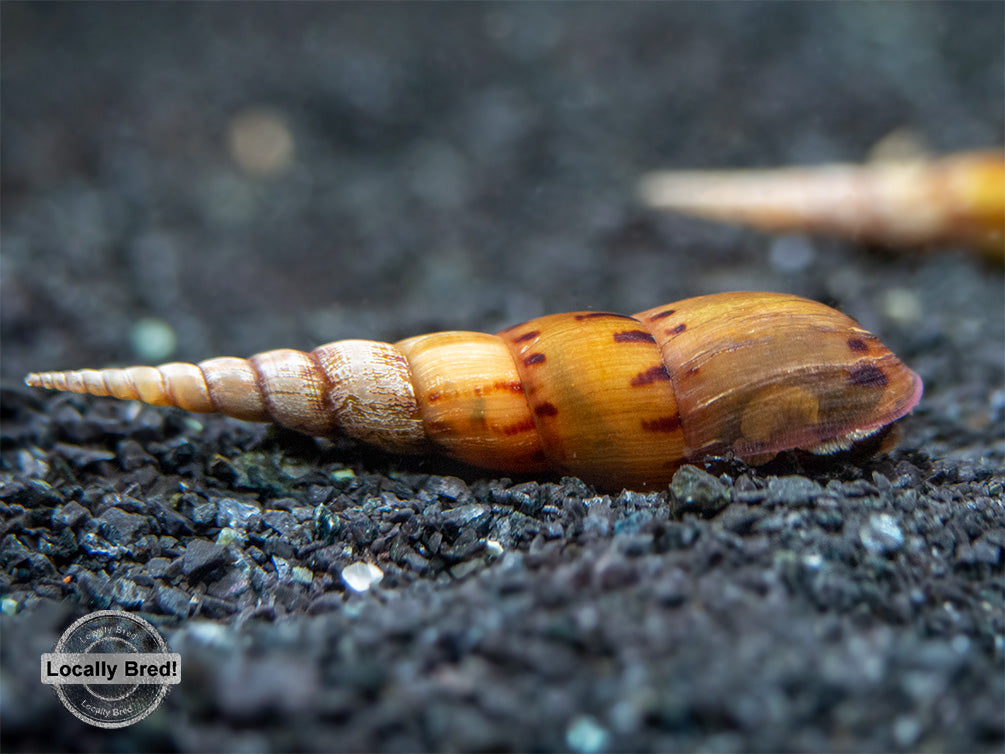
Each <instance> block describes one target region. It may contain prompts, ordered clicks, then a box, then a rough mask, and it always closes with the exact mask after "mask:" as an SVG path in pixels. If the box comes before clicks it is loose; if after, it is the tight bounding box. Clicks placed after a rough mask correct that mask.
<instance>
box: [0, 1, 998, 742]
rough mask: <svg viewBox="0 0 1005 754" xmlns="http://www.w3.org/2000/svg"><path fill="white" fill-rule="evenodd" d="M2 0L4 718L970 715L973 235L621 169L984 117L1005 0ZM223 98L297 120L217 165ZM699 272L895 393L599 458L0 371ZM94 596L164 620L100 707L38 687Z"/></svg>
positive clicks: (707, 731)
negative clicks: (647, 468)
mask: <svg viewBox="0 0 1005 754" xmlns="http://www.w3.org/2000/svg"><path fill="white" fill-rule="evenodd" d="M0 13H2V15H3V19H2V21H3V23H2V26H0V30H2V49H3V65H2V70H0V83H2V95H3V108H2V113H0V119H2V133H3V140H2V144H0V150H2V154H0V157H2V164H3V176H2V200H3V220H2V228H0V231H2V238H0V241H2V265H3V267H2V269H3V277H2V280H0V313H2V338H3V363H2V386H0V407H2V431H0V464H2V465H0V519H2V531H0V564H2V572H0V591H2V604H0V607H2V610H0V748H2V750H3V751H227V752H239V751H240V752H248V751H328V750H338V751H429V750H433V751H441V750H442V751H574V752H578V753H579V754H593V753H594V752H603V751H678V750H686V751H694V750H700V751H930V752H942V751H951V752H952V751H959V752H963V751H991V752H994V751H1002V750H1003V748H1005V580H1003V562H1002V550H1003V547H1005V510H1003V498H1005V470H1003V469H1005V286H1003V279H1002V271H1001V269H995V268H991V267H988V266H986V265H984V264H982V262H980V261H979V260H978V259H976V258H975V257H972V256H970V255H968V254H967V253H966V252H965V251H963V250H960V249H940V250H934V251H933V252H932V253H929V254H899V255H898V254H893V253H890V252H886V251H881V250H877V249H867V248H862V247H860V246H856V245H854V244H851V243H845V242H839V241H833V240H819V239H804V238H797V237H785V238H777V239H776V238H769V237H765V236H761V235H758V234H755V233H752V232H748V231H743V230H740V229H735V228H728V227H720V226H715V225H711V224H706V223H702V222H699V221H695V220H688V219H683V218H675V217H662V216H657V215H655V214H653V213H650V212H648V211H646V210H644V209H642V208H641V207H639V206H638V204H637V201H636V199H635V197H634V193H633V186H634V182H635V180H636V179H637V178H638V176H639V175H640V174H642V173H643V172H645V171H646V170H650V169H655V168H661V167H669V166H676V167H682V168H683V167H706V166H717V167H722V166H734V165H735V166H749V165H777V164H788V163H805V162H824V161H833V160H849V161H850V160H860V159H863V158H864V157H865V155H866V153H867V152H868V150H869V149H870V147H871V146H872V145H873V144H875V143H876V142H877V141H878V140H879V139H881V138H882V137H884V136H886V135H888V134H890V133H891V132H893V131H895V130H898V129H902V130H904V131H905V132H908V133H910V134H911V135H912V137H914V138H920V139H922V140H924V141H925V142H927V143H928V145H929V146H930V147H931V148H932V149H933V150H935V151H937V152H946V151H952V150H958V149H967V148H973V147H981V146H987V145H990V144H996V143H1000V142H1001V141H1002V138H1003V132H1005V5H1002V4H1000V3H966V2H958V3H951V4H898V5H894V4H870V5H860V4H768V5H763V4H760V3H744V4H731V3H718V4H708V5H702V4H683V3H681V4H644V5H643V4H640V5H635V4H617V5H613V4H612V5H603V4H590V5H578V4H555V5H552V4H514V5H506V4H470V5H468V4H465V5H452V4H435V5H398V4H373V5H370V4H367V5H359V4H332V5H327V4H291V5H279V4H277V5H269V4H255V5H243V4H213V5H198V4H191V5H190V4H178V5H174V4H167V5H165V4H138V5H131V4H129V5H127V4H97V5H95V4H88V3H78V4H72V5H63V4H59V3H46V4H20V3H10V2H8V3H4V4H3V5H2V6H0ZM256 113H257V114H258V115H257V116H256V115H255V114H256ZM263 114H264V116H263ZM256 117H258V118H259V120H257V121H256V120H255V118H256ZM262 117H264V122H267V123H271V124H273V125H275V124H279V127H280V131H281V132H282V133H284V134H285V135H286V136H287V137H289V143H288V144H287V146H288V147H289V148H290V149H291V150H292V151H291V152H288V153H287V156H286V157H283V156H282V155H280V157H279V158H277V159H278V160H279V161H278V162H275V163H266V164H258V163H254V162H251V163H249V162H247V161H242V158H241V157H240V153H239V149H238V148H237V147H235V146H233V144H234V139H235V138H237V137H236V136H235V134H238V133H240V132H241V130H242V127H247V125H248V123H251V124H252V125H254V124H255V123H258V124H259V125H261V123H262V122H263V120H261V118H262ZM272 133H273V136H274V135H275V134H274V132H272ZM266 135H267V136H268V133H267V134H266ZM284 160H285V161H284ZM730 289H761V290H777V291H785V292H791V293H796V294H800V295H804V296H808V297H811V298H815V299H817V300H821V301H825V302H827V303H830V304H832V305H836V306H838V307H839V308H841V309H842V310H843V311H845V312H847V313H848V314H850V315H851V316H853V317H855V318H856V319H858V320H859V321H861V322H862V324H863V325H864V326H865V327H867V328H868V329H870V330H872V331H874V332H876V333H877V335H879V336H880V337H881V338H882V340H883V341H884V342H885V343H887V344H888V345H889V346H890V347H891V348H892V349H893V350H894V351H895V352H896V353H897V354H898V355H899V356H901V357H902V358H903V360H904V361H905V362H906V363H908V364H909V365H910V366H911V367H912V368H913V369H915V370H916V371H917V372H918V373H919V374H920V375H921V376H922V378H923V379H924V381H925V386H926V393H925V397H924V398H923V400H922V403H921V405H920V406H919V408H918V409H917V410H916V411H915V412H914V414H913V415H912V416H911V417H909V418H908V419H907V420H906V421H905V422H904V423H903V428H902V440H901V443H900V446H899V448H898V449H897V450H894V451H893V452H892V453H891V454H889V455H879V456H876V457H873V458H855V457H840V458H834V459H827V460H823V461H821V460H820V459H812V458H807V457H804V456H798V455H790V456H786V457H784V458H780V459H778V460H777V461H775V462H773V463H772V464H770V465H769V466H766V467H762V468H759V469H753V468H747V467H745V466H743V465H742V464H739V463H737V462H735V461H732V460H730V459H727V458H723V459H707V460H706V462H705V463H704V464H703V465H702V467H701V468H698V467H694V466H687V467H684V468H683V469H682V470H681V471H680V472H679V473H678V475H677V476H676V477H675V479H674V482H673V484H672V485H671V487H670V489H667V490H658V491H653V492H647V493H640V492H626V491H618V490H614V491H609V490H607V491H605V490H595V489H592V488H590V487H587V486H585V485H584V484H583V483H581V482H579V481H578V480H575V479H557V478H546V477H539V478H510V479H500V478H495V477H493V476H492V475H489V474H484V473H482V472H479V471H477V470H473V469H470V468H466V467H461V466H459V465H457V464H453V463H450V462H447V461H443V460H442V459H402V458H395V457H390V456H386V455H382V454H380V453H377V452H374V451H370V450H368V449H365V448H362V447H360V446H358V445H355V444H353V443H350V442H340V443H328V442H323V441H318V440H312V439H309V438H303V437H300V436H297V435H294V434H292V433H289V432H286V431H283V430H278V429H276V428H270V427H265V426H260V425H248V424H241V423H240V422H236V421H233V420H229V419H224V418H219V417H206V416H198V417H194V416H191V415H186V414H183V413H182V412H180V411H177V410H173V409H155V408H152V407H140V406H138V405H135V404H128V403H116V402H114V401H110V400H104V399H94V398H85V397H79V396H63V395H46V394H42V393H41V392H39V391H35V390H30V389H28V388H25V387H23V386H22V385H21V380H22V379H23V376H24V374H25V373H26V372H27V371H33V370H36V371H37V370H47V369H62V368H78V367H84V366H104V365H108V364H116V363H119V364H121V363H127V362H139V361H151V360H153V361H157V360H160V361H168V360H191V361H195V360H200V359H203V358H206V357H209V356H215V355H225V354H233V355H248V354H250V353H254V352H257V351H263V350H267V349H270V348H277V347H295V348H305V349H306V348H310V347H313V346H315V345H317V344H319V343H321V342H325V341H327V340H333V339H338V338H346V337H369V338H379V339H384V340H395V339H397V338H400V337H404V336H407V335H414V334H418V333H421V332H425V331H431V330H437V329H474V330H483V331H495V330H498V329H501V328H502V327H505V326H508V325H512V324H515V323H517V322H519V321H522V320H525V319H529V318H531V317H534V316H538V315H541V314H545V313H548V312H557V311H564V310H574V309H586V308H590V309H602V310H611V311H621V312H626V313H628V312H632V311H639V310H642V309H646V308H649V307H652V306H657V305H659V304H661V303H666V302H670V301H673V300H675V299H679V298H683V297H685V296H689V295H697V294H701V293H708V292H713V291H718V290H730ZM358 563H369V564H373V565H375V566H377V567H378V568H379V569H380V572H381V573H382V578H381V580H380V581H379V583H375V584H373V585H372V586H371V587H370V588H369V589H368V590H365V591H361V592H357V591H355V590H354V589H353V588H351V587H350V586H349V584H350V583H357V582H355V581H354V580H353V579H354V572H362V573H355V577H356V578H359V577H361V576H365V575H366V572H365V569H363V568H362V567H361V566H354V564H358ZM108 608H115V609H122V610H127V611H131V612H135V613H137V614H139V615H142V616H143V617H145V618H146V619H147V620H149V621H151V622H152V623H153V624H154V625H155V626H156V627H157V628H158V629H159V630H160V631H161V633H162V634H163V635H164V636H165V638H166V640H167V642H168V644H169V645H170V647H171V649H172V651H174V652H179V653H180V654H181V657H182V676H183V680H182V683H181V684H180V685H179V686H177V687H175V688H174V689H173V690H172V691H171V693H170V694H169V695H168V696H167V698H166V700H165V701H164V703H163V704H162V705H161V707H160V708H159V709H158V710H157V711H156V712H155V713H153V714H152V715H151V716H150V717H148V718H146V719H145V720H143V721H142V722H140V723H138V724H136V725H134V726H132V727H128V728H123V729H120V730H101V729H98V728H92V727H89V726H86V725H85V724H83V723H81V722H79V721H78V720H77V719H76V718H75V717H73V716H71V715H70V713H69V712H67V711H66V710H64V709H63V708H62V706H61V705H60V703H59V701H58V700H57V698H56V696H55V695H54V694H53V693H52V691H51V689H49V688H47V687H45V686H43V685H42V684H41V683H40V681H39V657H40V655H41V654H42V653H44V652H50V651H52V649H53V646H54V645H55V643H56V641H57V639H58V637H59V636H60V634H61V633H62V632H63V631H64V629H65V628H66V627H67V626H68V625H69V624H70V623H72V621H73V620H74V619H76V618H78V617H80V616H82V615H85V614H87V613H88V612H90V611H93V610H98V609H108Z"/></svg>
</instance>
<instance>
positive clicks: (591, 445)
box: [25, 293, 922, 489]
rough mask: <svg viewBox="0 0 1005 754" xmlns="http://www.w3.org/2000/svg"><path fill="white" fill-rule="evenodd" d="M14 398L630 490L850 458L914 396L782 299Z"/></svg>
mask: <svg viewBox="0 0 1005 754" xmlns="http://www.w3.org/2000/svg"><path fill="white" fill-rule="evenodd" d="M25 382H26V384H28V385H29V386H35V387H43V388H50V389H55V390H66V391H70V392H74V393H90V394H92V395H111V396H114V397H116V398H122V399H131V400H141V401H144V402H146V403H150V404H153V405H157V406H165V405H171V406H178V407H180V408H182V409H185V410H188V411H196V412H217V413H221V414H225V415H227V416H231V417H235V418H237V419H244V420H248V421H275V422H278V423H279V424H282V425H284V426H286V427H290V428H292V429H295V430H299V431H301V432H305V433H307V434H311V435H316V436H329V437H332V436H338V435H346V436H349V437H352V438H355V439H357V440H361V441H363V442H365V443H370V444H373V445H376V446H378V447H380V448H382V449H384V450H387V451H393V452H396V453H422V452H427V451H439V452H442V453H445V454H446V455H448V456H451V457H453V458H456V459H459V460H461V461H464V462H466V463H469V464H473V465H475V466H480V467H483V468H487V469H492V470H496V471H500V472H509V473H524V472H526V473H541V472H547V471H554V472H560V473H564V474H570V475H575V476H579V477H581V478H582V479H584V480H586V481H588V482H591V483H594V484H596V485H598V486H600V487H605V488H617V487H629V488H635V489H639V488H644V487H653V486H657V485H664V484H666V483H667V482H668V481H669V479H670V478H671V477H672V475H673V473H674V471H675V470H676V469H677V468H678V467H679V466H680V465H681V464H683V463H684V462H686V461H688V460H700V459H702V458H704V457H705V456H706V455H708V454H714V453H722V452H726V451H732V452H733V453H734V454H735V455H736V456H737V457H739V458H741V459H744V460H746V461H748V462H750V463H753V464H759V463H763V462H766V461H768V460H770V459H771V458H772V457H774V455H775V454H777V453H778V452H779V451H783V450H789V449H796V448H799V449H804V450H809V451H812V452H814V453H820V454H826V453H832V452H835V451H837V450H841V449H847V448H849V447H850V446H851V445H853V444H855V443H857V442H859V441H861V440H863V439H864V438H866V437H869V436H870V435H873V434H874V433H877V432H878V431H879V430H881V429H882V428H884V427H886V426H887V425H889V424H890V423H892V422H894V421H896V420H897V419H899V418H901V417H902V416H904V415H905V414H907V413H908V412H909V411H910V410H911V409H912V408H913V407H914V406H915V404H917V402H918V400H919V399H920V397H921V391H922V384H921V380H920V378H919V377H918V376H917V375H916V374H915V373H914V372H912V371H911V370H910V369H908V368H907V367H906V366H904V364H902V363H901V362H900V361H899V360H898V359H897V357H896V356H894V355H893V353H891V352H890V351H889V350H888V349H887V348H886V347H885V346H884V345H883V344H882V343H880V341H879V340H878V339H877V338H876V336H874V335H872V334H871V333H869V332H867V331H865V330H863V329H862V328H861V327H860V326H859V325H858V324H857V323H856V322H855V321H854V320H852V319H850V318H849V317H847V316H845V315H844V314H841V313H840V312H838V311H836V310H834V309H832V308H830V307H828V306H825V305H823V304H820V303H817V302H814V301H810V300H807V299H803V298H799V297H796V296H791V295H785V294H776V293H720V294H714V295H709V296H700V297H697V298H690V299H686V300H684V301H679V302H677V303H673V304H668V305H666V306H661V307H657V308H655V309H650V310H648V311H644V312H641V313H639V314H635V315H634V316H631V317H629V316H625V315H622V314H611V313H608V312H599V311H584V312H571V313H568V314H554V315H551V316H546V317H541V318H539V319H533V320H530V321H529V322H525V323H523V324H521V325H517V326H515V327H511V328H509V329H508V330H503V331H502V332H500V333H498V334H497V335H489V334H485V333H478V332H439V333H433V334H429V335H419V336H417V337H413V338H406V339H405V340H401V341H399V342H397V343H395V344H393V345H392V344H389V343H378V342H374V341H368V340H342V341H337V342H334V343H329V344H327V345H323V346H320V347H318V348H316V349H314V350H313V351H311V352H309V353H304V352H301V351H294V350H277V351H269V352H266V353H260V354H258V355H256V356H252V357H251V358H250V359H238V358H230V357H224V358H216V359H210V360H208V361H203V362H201V363H200V364H197V365H196V364H181V363H173V364H165V365H162V366H159V367H156V368H154V367H143V366H141V367H131V368H127V369H106V370H102V371H95V370H83V371H73V372H48V373H42V374H30V375H28V377H27V378H26V379H25Z"/></svg>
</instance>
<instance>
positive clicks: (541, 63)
mask: <svg viewBox="0 0 1005 754" xmlns="http://www.w3.org/2000/svg"><path fill="white" fill-rule="evenodd" d="M2 12H3V30H2V33H3V50H4V53H3V71H2V86H3V112H2V126H3V140H2V162H3V176H2V199H3V222H2V239H0V240H2V262H3V270H2V272H3V279H2V291H0V292H2V327H3V329H2V336H3V357H4V358H3V365H2V376H3V378H4V380H7V381H18V380H20V379H21V377H22V376H23V374H24V372H26V371H28V370H39V369H53V368H69V367H81V366H85V365H87V366H94V365H107V364H111V363H123V362H136V361H148V360H151V359H152V360H155V361H156V360H161V359H164V360H168V359H176V358H178V359H186V360H198V359H202V358H205V357H209V356H212V355H218V354H233V355H248V354H250V353H252V352H255V351H260V350H264V349H268V348H274V347H280V346H285V347H297V348H309V347H312V346H314V345H317V344H319V343H321V342H325V341H328V340H333V339H337V338H343V337H370V338H380V339H388V340H391V339H395V338H398V337H403V336H407V335H412V334H416V333H418V332H421V331H426V330H431V329H442V328H457V329H482V330H495V329H499V328H502V327H505V326H508V325H511V324H513V323H515V322H518V321H521V320H523V319H527V318H529V317H533V316H537V315H539V314H542V313H548V312H553V311H562V310H568V309H576V308H596V309H612V310H616V311H623V312H632V311H639V310H641V309H644V308H648V307H651V306H654V305H659V304H661V303H665V302H668V301H671V300H674V299H678V298H682V297H685V296H688V295H694V294H700V293H707V292H713V291H720V290H728V289H768V290H778V291H789V292H794V293H799V294H803V295H807V296H811V297H814V298H817V299H821V300H824V301H827V302H828V303H832V304H837V305H840V306H841V307H842V308H844V309H845V310H846V311H847V312H848V313H849V314H851V315H852V316H855V317H857V318H859V319H860V320H862V321H863V323H864V324H865V325H866V326H867V327H869V328H871V329H874V330H875V331H877V332H878V333H879V334H880V335H881V336H882V337H883V338H884V340H886V341H887V342H889V343H890V345H891V346H893V347H894V348H895V350H898V349H899V350H901V351H906V355H907V356H917V355H918V354H924V353H925V352H928V353H931V349H933V348H934V347H936V346H940V347H941V343H940V342H939V341H940V340H941V339H956V338H962V339H963V342H962V345H961V346H960V348H961V350H962V349H964V348H966V347H968V345H969V346H972V345H973V343H977V342H984V343H987V342H988V340H989V338H988V337H987V336H988V335H989V334H991V335H993V336H1000V335H1001V333H1002V324H1001V322H999V321H998V320H1001V311H1002V290H1001V288H1002V286H1001V283H1000V277H998V276H997V275H995V274H992V275H990V276H989V275H988V273H987V270H986V269H984V268H982V267H981V265H980V263H978V262H975V261H974V260H972V259H970V258H969V257H967V256H965V255H962V254H957V253H953V252H952V250H949V253H947V254H945V255H942V256H930V257H925V258H921V257H917V256H911V255H904V256H896V257H895V256H891V255H877V254H876V253H874V251H873V250H868V249H862V248H859V247H856V246H854V245H852V244H847V243H841V242H832V241H819V240H813V241H809V242H807V241H805V240H803V239H793V238H784V239H772V238H769V237H765V236H762V235H759V234H756V233H753V232H748V231H743V230H739V229H734V228H729V227H721V226H716V225H711V224H706V223H703V222H700V221H697V220H689V219H683V218H676V217H668V216H658V215H657V214H655V213H653V212H651V211H649V210H646V209H643V208H642V207H641V206H640V205H639V204H638V202H637V200H636V197H635V194H634V184H635V181H636V179H637V178H638V176H639V175H640V174H642V173H643V172H645V171H647V170H651V169H656V168H664V167H680V168H686V167H712V166H715V167H726V166H755V165H761V166H772V165H781V164H789V163H814V162H822V161H833V160H842V161H859V160H862V159H864V158H865V157H866V156H867V154H868V152H869V150H870V148H871V147H872V146H873V145H874V144H875V143H876V142H877V141H879V140H880V139H882V138H883V137H885V136H887V135H888V134H890V133H891V132H894V131H897V130H905V131H907V132H909V133H910V134H911V135H912V136H914V137H916V138H918V139H920V140H922V141H924V142H925V143H927V144H928V145H929V147H930V148H931V149H932V150H933V151H936V152H944V151H950V150H959V149H967V148H973V147H980V146H987V145H993V144H996V143H999V142H1000V141H1001V135H1002V132H1003V127H1005V125H1003V124H1005V114H1003V109H1005V106H1003V96H1002V93H1003V67H1005V63H1003V23H1005V6H1003V5H1002V4H1000V3H967V2H957V3H947V4H933V3H924V4H921V3H909V4H886V3H883V4H869V5H863V4H838V3H834V4H819V3H814V4H799V3H779V4H760V3H716V4H697V3H695V4H691V3H668V4H617V5H613V4H612V5H604V4H588V5H586V4H584V5H578V4H568V5H567V4H512V5H510V4H491V3H490V4H460V5H454V4H429V5H426V4H420V5H411V4H396V3H386V4H385V3H381V4H355V3H339V4H292V5H290V4H173V3H168V4H161V3H143V4H135V5H134V4H90V3H75V4H60V3H45V4H35V3H27V4H22V3H11V2H8V3H4V5H3V8H2ZM898 296H899V297H900V298H898ZM905 297H906V299H907V301H906V305H905V303H904V298H905ZM922 312H923V313H924V318H922V317H921V313H922ZM989 314H990V315H992V316H991V317H990V320H994V321H988V317H987V316H986V315H989ZM933 317H934V319H931V318H933ZM943 317H944V318H945V319H941V318H943ZM968 338H969V340H968ZM997 342H999V343H1000V342H1001V337H998V338H997ZM978 360H979V361H980V358H979V357H978ZM937 361H939V360H937ZM923 366H924V363H922V367H923ZM940 368H946V369H950V367H948V366H946V365H945V364H944V362H943V363H941V364H939V363H937V364H933V365H931V367H930V372H931V373H930V374H928V375H924V376H927V377H929V378H931V377H932V376H935V374H934V373H937V372H938V371H939V369H940ZM989 374H990V373H989V372H987V371H985V372H983V373H982V375H981V379H982V380H983V381H984V382H985V383H986V382H987V379H988V376H989ZM985 398H986V395H985Z"/></svg>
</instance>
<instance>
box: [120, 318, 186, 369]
mask: <svg viewBox="0 0 1005 754" xmlns="http://www.w3.org/2000/svg"><path fill="white" fill-rule="evenodd" d="M129 341H130V343H131V344H132V347H133V353H135V354H136V355H137V356H138V357H139V358H140V359H142V360H143V361H163V360H164V359H166V358H167V357H168V356H170V355H171V354H173V353H174V349H175V342H176V338H175V334H174V330H173V329H172V328H171V325H169V324H168V323H167V322H165V321H163V320H160V319H154V318H152V317H146V318H144V319H140V320H137V322H136V324H134V325H133V328H132V331H131V332H130V333H129Z"/></svg>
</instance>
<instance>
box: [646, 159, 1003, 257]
mask: <svg viewBox="0 0 1005 754" xmlns="http://www.w3.org/2000/svg"><path fill="white" fill-rule="evenodd" d="M639 193H640V195H641V197H642V200H643V201H644V202H645V203H646V204H648V205H649V206H651V207H654V208H656V209H662V210H672V211H676V212H685V213H689V214H693V215H697V216H699V217H704V218H706V219H710V220H719V221H723V222H735V223H741V224H747V225H750V226H753V227H755V228H758V229H760V230H765V231H768V232H779V231H781V232H807V233H821V234H825V235H834V236H841V237H844V238H849V239H852V240H855V241H863V242H868V243H875V244H879V245H882V246H889V247H898V246H905V247H907V246H911V247H915V246H933V245H938V244H948V245H952V244H962V245H964V246H967V247H971V248H973V249H975V250H976V251H978V252H980V253H981V254H983V255H984V256H985V257H987V258H988V259H989V260H991V261H995V262H997V263H999V264H1002V263H1005V151H1003V150H1001V149H997V150H994V149H992V150H985V151H976V152H963V153H959V154H955V155H949V156H946V157H943V158H941V159H937V160H931V159H901V160H881V161H876V162H872V163H867V164H864V165H843V164H834V165H818V166H813V167H791V168H778V169H773V170H756V169H751V170H696V171H675V170H669V171H660V172H655V173H650V174H649V175H646V176H644V177H643V178H642V180H641V181H640V183H639Z"/></svg>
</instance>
